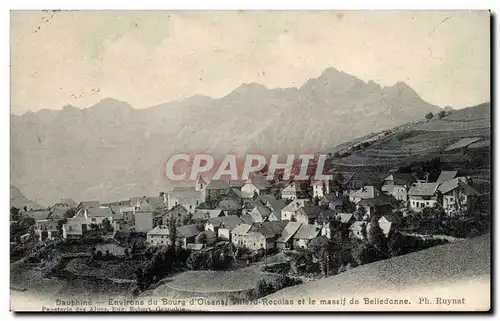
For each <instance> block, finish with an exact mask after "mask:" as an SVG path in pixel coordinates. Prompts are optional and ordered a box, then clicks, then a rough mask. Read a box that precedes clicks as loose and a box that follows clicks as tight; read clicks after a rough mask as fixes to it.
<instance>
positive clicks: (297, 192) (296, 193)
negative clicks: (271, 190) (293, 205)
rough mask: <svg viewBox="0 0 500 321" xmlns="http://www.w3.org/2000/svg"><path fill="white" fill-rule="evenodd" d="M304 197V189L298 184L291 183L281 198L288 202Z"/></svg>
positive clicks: (282, 192)
mask: <svg viewBox="0 0 500 321" xmlns="http://www.w3.org/2000/svg"><path fill="white" fill-rule="evenodd" d="M301 196H302V188H301V187H300V185H299V184H298V183H296V182H291V183H289V184H288V185H287V186H286V187H285V188H284V189H283V190H282V191H281V198H282V199H288V200H296V199H298V198H300V197H301Z"/></svg>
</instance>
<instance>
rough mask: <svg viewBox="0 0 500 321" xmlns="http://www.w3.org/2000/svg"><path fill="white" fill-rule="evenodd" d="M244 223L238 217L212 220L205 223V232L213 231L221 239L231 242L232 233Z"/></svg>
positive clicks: (232, 216) (229, 216)
mask: <svg viewBox="0 0 500 321" xmlns="http://www.w3.org/2000/svg"><path fill="white" fill-rule="evenodd" d="M242 223H244V221H243V220H242V219H241V218H240V217H238V216H236V215H228V216H221V217H214V218H210V219H209V220H208V221H207V222H206V223H205V231H212V232H214V233H216V234H217V237H218V238H219V239H223V240H231V232H232V231H233V230H234V229H235V228H236V227H237V226H238V225H240V224H242Z"/></svg>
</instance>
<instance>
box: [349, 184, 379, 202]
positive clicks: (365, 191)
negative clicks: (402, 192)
mask: <svg viewBox="0 0 500 321" xmlns="http://www.w3.org/2000/svg"><path fill="white" fill-rule="evenodd" d="M379 195H380V191H379V190H378V189H377V188H376V187H375V186H363V187H361V188H360V189H358V190H356V191H354V192H352V193H351V194H349V200H350V201H351V202H353V203H354V204H357V203H359V202H360V201H361V200H363V199H370V198H375V197H376V196H379Z"/></svg>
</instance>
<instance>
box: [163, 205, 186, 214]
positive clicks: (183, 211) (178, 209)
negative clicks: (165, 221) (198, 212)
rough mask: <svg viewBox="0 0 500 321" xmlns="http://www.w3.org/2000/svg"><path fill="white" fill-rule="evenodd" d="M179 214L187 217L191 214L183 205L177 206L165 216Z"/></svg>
mask: <svg viewBox="0 0 500 321" xmlns="http://www.w3.org/2000/svg"><path fill="white" fill-rule="evenodd" d="M177 212H180V213H179V214H185V215H187V214H188V213H189V212H188V210H187V209H186V208H185V207H184V206H183V205H182V204H177V205H175V206H174V207H172V208H171V209H169V210H168V211H167V212H166V213H165V214H164V215H163V216H169V215H172V213H177Z"/></svg>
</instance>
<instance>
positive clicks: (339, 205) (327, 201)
mask: <svg viewBox="0 0 500 321" xmlns="http://www.w3.org/2000/svg"><path fill="white" fill-rule="evenodd" d="M319 204H320V205H321V206H326V207H328V208H329V209H331V210H332V211H336V212H337V213H340V212H342V209H343V206H344V198H343V197H342V196H337V195H336V194H333V193H331V194H327V195H324V196H323V197H322V198H321V200H320V201H319Z"/></svg>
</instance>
